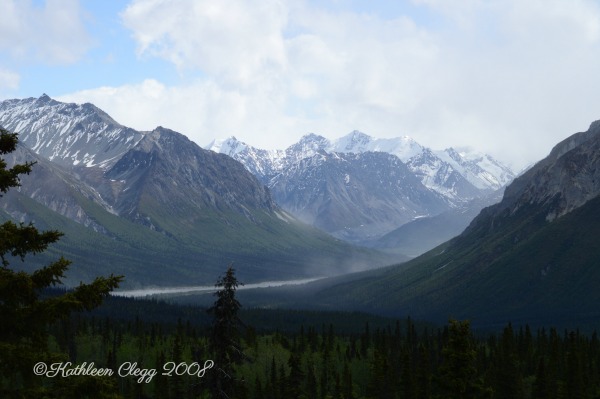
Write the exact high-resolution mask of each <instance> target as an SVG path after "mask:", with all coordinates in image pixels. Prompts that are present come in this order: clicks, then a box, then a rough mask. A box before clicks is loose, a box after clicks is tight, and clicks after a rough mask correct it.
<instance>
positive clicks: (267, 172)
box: [207, 131, 514, 244]
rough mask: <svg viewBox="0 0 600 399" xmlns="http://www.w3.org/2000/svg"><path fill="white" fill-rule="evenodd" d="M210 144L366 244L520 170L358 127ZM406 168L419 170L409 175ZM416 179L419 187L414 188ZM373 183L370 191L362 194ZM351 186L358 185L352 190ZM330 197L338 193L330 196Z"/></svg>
mask: <svg viewBox="0 0 600 399" xmlns="http://www.w3.org/2000/svg"><path fill="white" fill-rule="evenodd" d="M207 148H208V149H211V150H213V151H215V152H219V153H224V154H227V155H229V156H231V157H233V158H234V159H237V160H238V161H240V162H241V163H242V164H244V166H246V168H247V169H248V170H249V171H250V172H252V173H253V174H254V175H255V176H256V177H257V178H258V179H259V180H261V182H263V183H264V184H266V185H267V186H268V187H269V188H270V189H271V191H272V192H273V196H274V199H275V201H276V202H277V203H278V204H280V205H281V206H282V207H283V208H284V209H285V210H287V211H289V212H290V213H292V214H293V215H295V216H296V217H298V218H300V219H302V220H305V221H307V222H308V223H311V224H313V225H314V226H317V227H319V228H321V229H323V230H325V231H327V232H328V233H330V234H333V235H334V236H336V237H340V238H343V239H346V240H349V241H352V242H357V243H361V244H365V243H367V242H369V241H371V240H373V239H375V238H377V237H381V236H382V235H384V234H386V233H388V232H390V231H392V230H394V229H396V228H398V227H399V226H401V225H402V224H404V223H408V222H410V221H412V220H414V219H415V218H416V217H422V216H435V215H436V214H439V213H441V212H444V211H447V210H450V209H454V208H461V207H463V206H465V205H466V204H467V203H469V202H470V201H472V200H473V199H476V198H479V197H482V196H486V195H489V194H490V193H491V192H493V191H495V190H497V189H500V188H501V187H503V186H504V185H505V184H506V183H508V182H509V181H510V180H511V179H512V178H513V177H514V174H513V173H512V171H511V170H510V169H509V168H508V167H506V166H503V165H502V164H501V163H500V162H498V161H496V160H494V159H493V158H492V157H490V156H489V155H485V154H478V153H475V152H472V151H471V152H469V151H466V150H462V151H457V150H455V149H452V148H449V149H446V150H444V151H437V152H436V151H432V150H431V149H429V148H426V147H423V146H421V145H420V144H418V143H417V142H416V141H414V140H413V139H411V138H409V137H406V136H405V137H401V138H393V139H376V138H373V137H370V136H368V135H366V134H364V133H361V132H358V131H354V132H352V133H350V134H348V135H346V136H344V137H342V138H339V139H337V140H334V141H330V140H328V139H326V138H324V137H322V136H319V135H316V134H308V135H306V136H304V137H302V138H301V139H300V141H298V142H297V143H295V144H293V145H291V146H290V147H288V148H287V149H286V150H284V151H283V150H273V151H267V150H261V149H257V148H254V147H252V146H250V145H248V144H245V143H243V142H240V141H238V140H237V139H235V138H234V137H232V138H229V139H227V140H223V141H214V142H212V143H211V144H210V145H209V146H207ZM366 154H385V155H387V157H386V156H372V155H366ZM341 160H343V162H341ZM342 164H344V165H345V166H344V168H345V169H346V172H343V173H342V172H341V169H340V165H342ZM350 165H352V166H350ZM408 174H410V175H412V177H413V178H411V179H407V178H406V176H407V175H408ZM324 176H327V178H326V181H327V184H325V180H324V179H325V177H324ZM397 176H404V178H402V179H398V178H397ZM335 177H337V180H336V179H335ZM348 179H351V180H352V181H353V182H354V183H353V185H350V186H349V185H348V183H347V182H346V180H348ZM364 179H370V180H369V181H368V183H367V182H366V180H364ZM357 182H364V183H365V184H356V183H357ZM418 182H420V186H421V187H419V188H416V187H417V185H418V184H417V183H418ZM404 183H407V184H406V185H404ZM367 186H368V192H363V193H362V194H361V195H357V194H356V193H357V192H358V190H364V189H367ZM349 188H354V189H353V190H352V191H353V193H350V192H349V191H348V189H349ZM425 191H429V193H428V194H425ZM416 192H419V193H421V194H420V195H421V200H422V201H423V203H422V204H419V203H417V202H414V201H412V200H409V201H408V202H407V201H406V198H413V199H414V198H415V193H416ZM332 193H334V194H332ZM392 197H395V198H392ZM324 199H332V201H331V202H329V203H327V204H325V203H324ZM411 201H412V202H411ZM383 214H388V215H389V217H387V218H386V217H382V215H383ZM467 222H468V220H465V223H467ZM444 238H447V237H445V236H444ZM440 239H441V237H440Z"/></svg>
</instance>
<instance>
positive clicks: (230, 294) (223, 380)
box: [208, 266, 243, 398]
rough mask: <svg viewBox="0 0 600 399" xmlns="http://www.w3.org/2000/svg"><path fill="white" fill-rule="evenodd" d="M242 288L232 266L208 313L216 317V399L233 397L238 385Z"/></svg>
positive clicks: (213, 389) (213, 335) (212, 342)
mask: <svg viewBox="0 0 600 399" xmlns="http://www.w3.org/2000/svg"><path fill="white" fill-rule="evenodd" d="M240 284H241V283H240V282H238V280H237V278H236V277H235V269H234V268H233V267H232V266H229V268H227V271H226V272H225V275H224V276H223V277H220V278H219V279H218V280H217V283H216V284H215V287H217V288H219V289H218V290H217V292H215V294H214V295H215V296H216V297H217V300H216V301H215V302H214V304H213V306H211V307H210V308H209V309H208V312H209V313H210V314H212V315H213V324H212V328H211V333H210V346H211V352H212V353H213V356H214V359H213V360H214V364H215V369H216V370H214V371H213V372H212V373H211V376H212V379H211V384H210V387H211V393H212V396H213V397H214V398H221V397H223V398H231V397H234V396H233V394H234V392H235V386H236V384H238V383H239V381H237V379H236V377H235V369H234V365H235V364H236V363H238V362H240V361H241V360H242V358H243V352H242V348H241V344H240V331H239V327H240V326H241V321H240V319H239V317H238V311H239V310H240V308H241V307H242V305H241V304H240V302H239V301H238V300H237V299H236V298H235V292H236V290H237V287H238V286H239V285H240Z"/></svg>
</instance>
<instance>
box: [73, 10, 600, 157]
mask: <svg viewBox="0 0 600 399" xmlns="http://www.w3.org/2000/svg"><path fill="white" fill-rule="evenodd" d="M416 3H417V4H418V5H419V6H420V7H422V8H423V10H425V11H426V12H428V13H431V14H432V15H434V16H435V18H432V19H436V18H437V19H438V20H441V22H440V23H436V24H431V25H426V24H420V23H419V22H418V21H420V20H418V19H413V18H411V16H410V15H398V16H395V17H394V18H386V19H383V18H381V17H378V16H377V14H376V13H372V14H368V13H357V12H352V11H351V10H348V11H347V12H343V13H340V12H335V13H334V12H332V11H326V10H324V9H321V8H319V7H318V6H315V5H314V4H313V3H311V4H309V3H304V2H284V1H275V0H266V1H260V2H247V1H242V0H227V1H220V2H214V1H200V0H196V1H192V0H181V1H176V0H136V1H134V2H133V3H132V4H131V5H130V6H129V7H127V8H126V9H125V10H124V11H123V13H122V14H121V17H122V20H123V23H124V25H125V26H126V27H127V28H128V29H130V30H131V32H132V37H133V38H134V40H135V41H136V43H137V51H138V55H139V57H140V58H142V59H144V58H147V57H152V58H153V57H158V58H160V59H163V60H166V61H167V62H170V63H172V64H173V66H174V67H176V68H177V70H178V71H179V74H180V76H181V83H178V84H174V85H171V86H166V85H165V84H164V83H160V82H159V81H158V80H147V81H144V82H143V83H140V84H131V85H126V86H122V87H114V88H101V89H97V90H90V91H85V92H79V93H76V94H73V95H71V96H67V97H65V98H72V99H77V100H78V101H91V102H94V103H97V104H98V105H99V106H101V107H102V108H105V110H106V111H107V112H109V113H110V114H111V115H113V116H115V118H116V119H117V120H119V121H120V122H122V123H124V124H128V125H130V126H132V127H134V128H138V129H141V128H143V129H151V128H153V127H155V126H156V125H163V126H166V127H170V128H173V129H175V130H179V131H181V132H182V133H185V134H187V135H189V136H190V137H191V138H193V139H195V140H196V141H197V142H198V143H199V144H205V143H207V142H208V141H210V140H211V139H212V138H215V137H225V136H228V135H236V137H238V138H241V139H243V140H246V141H248V142H249V143H251V144H253V145H257V146H263V147H267V148H273V147H280V148H281V147H284V146H285V145H288V144H290V143H291V142H293V141H294V140H297V138H298V137H299V136H300V135H302V134H304V133H306V132H309V131H313V132H317V133H321V134H324V135H326V136H329V137H336V136H339V135H342V134H345V133H347V132H349V131H350V130H353V129H360V130H363V131H365V132H367V133H369V134H372V135H374V136H379V137H390V136H398V135H402V134H409V135H412V136H413V137H415V138H416V139H417V140H418V141H421V142H423V144H425V145H429V146H432V147H434V148H443V147H445V146H449V145H456V146H461V145H472V146H474V147H476V148H478V149H482V150H485V151H489V152H492V153H494V154H495V155H498V156H500V157H501V158H503V159H506V160H509V161H513V162H515V163H517V164H518V165H519V166H520V165H522V164H524V163H526V162H529V161H534V160H536V159H539V158H541V157H542V156H544V155H545V154H546V153H547V152H548V151H549V150H550V147H551V146H552V145H553V144H554V143H556V142H558V141H559V140H561V139H562V138H564V137H566V136H567V135H569V134H571V133H573V132H574V131H576V130H583V129H585V128H587V125H588V124H589V123H590V122H591V121H592V120H593V119H597V118H599V117H600V98H599V97H598V96H597V91H598V88H599V87H600V75H599V74H598V73H597V71H598V70H600V55H599V54H600V51H599V50H600V49H599V48H598V47H599V36H600V12H599V9H598V6H597V5H596V3H594V2H591V1H583V0H580V1H573V2H569V4H568V5H567V4H566V3H564V2H558V1H541V0H532V1H527V2H523V1H520V0H513V1H503V2H488V1H478V0H472V1H445V0H443V1H442V0H420V1H416Z"/></svg>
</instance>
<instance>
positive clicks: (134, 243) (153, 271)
mask: <svg viewBox="0 0 600 399" xmlns="http://www.w3.org/2000/svg"><path fill="white" fill-rule="evenodd" d="M73 195H75V196H78V194H76V193H73ZM9 196H10V203H11V212H12V213H13V214H15V213H18V214H25V213H26V214H27V215H28V216H27V220H28V221H29V220H33V221H34V223H35V225H36V226H38V227H39V228H41V229H54V230H59V231H61V232H63V233H65V235H64V237H63V238H62V239H61V240H60V241H59V242H58V243H56V244H55V245H53V246H52V247H51V248H50V250H49V251H48V252H47V253H44V254H41V255H38V256H36V257H32V258H28V259H26V262H25V263H23V264H22V267H23V268H25V269H33V268H37V267H39V266H41V265H42V264H45V263H47V262H48V261H49V260H50V259H54V258H56V257H58V256H61V255H62V256H65V257H66V258H67V259H70V260H72V261H73V265H72V267H71V269H70V271H69V274H68V279H67V283H68V284H71V285H72V284H78V283H79V281H81V280H89V279H91V278H93V277H94V276H97V275H105V274H109V273H115V274H123V275H125V276H126V281H125V282H124V284H123V285H122V287H124V288H125V287H140V286H166V285H195V284H197V285H205V284H207V283H209V284H210V283H212V282H213V281H214V280H215V278H216V277H217V276H218V275H219V274H220V273H221V271H222V270H223V269H224V268H225V267H226V266H227V265H228V264H229V263H232V262H233V263H234V264H235V265H236V268H237V269H238V271H239V275H240V276H241V277H242V278H243V279H244V280H245V281H248V282H252V281H259V280H262V279H269V280H277V279H283V280H285V279H290V278H296V277H306V276H313V275H324V274H328V273H332V274H333V273H336V272H340V271H342V270H353V269H352V268H353V267H354V266H356V265H360V267H363V268H364V267H369V266H371V265H373V266H377V265H383V264H385V262H390V261H391V258H389V257H386V256H385V255H382V254H380V253H378V252H376V251H372V250H366V249H360V248H356V247H352V246H350V245H348V244H345V243H343V242H340V241H337V240H334V239H333V238H331V237H329V236H327V235H325V234H324V233H321V232H319V231H317V230H315V229H313V228H310V227H308V226H305V225H302V224H300V223H297V222H286V221H283V220H279V219H277V220H276V221H274V220H273V217H269V216H268V215H266V214H264V215H263V214H261V212H260V211H259V212H256V213H255V214H254V215H253V216H254V218H255V219H256V220H257V221H258V223H254V224H253V223H248V221H247V220H244V217H243V216H242V215H240V214H236V213H233V212H230V213H225V212H223V213H220V214H211V215H209V214H207V212H208V211H206V212H205V213H200V212H199V213H198V214H197V215H193V216H194V222H193V223H190V224H188V225H185V224H182V223H180V222H179V221H177V220H175V219H173V218H170V217H169V216H170V215H169V214H168V213H167V214H165V215H164V217H162V218H161V215H162V213H161V209H160V208H156V209H155V210H154V211H153V212H152V215H153V219H156V220H158V222H159V223H161V225H163V226H168V227H169V228H168V230H166V231H168V232H169V233H161V232H157V231H153V230H151V229H150V228H148V227H147V226H144V225H141V224H138V223H134V222H131V221H128V220H126V219H124V218H120V217H118V216H116V215H113V214H111V213H109V212H107V211H105V210H104V209H103V208H101V207H100V206H99V205H97V204H96V203H94V202H93V201H90V200H88V199H86V198H84V197H82V196H78V198H77V199H78V201H77V202H78V203H79V204H80V205H81V206H82V208H83V209H84V210H85V212H86V213H87V214H88V215H89V216H90V217H91V218H92V219H93V220H94V221H95V222H96V223H97V224H98V225H100V226H102V227H104V228H105V229H106V231H105V232H104V233H98V232H95V231H93V230H92V229H91V228H87V227H85V226H83V225H81V224H78V223H75V222H73V221H72V220H70V219H68V218H66V217H63V216H61V215H59V214H58V213H56V212H53V211H50V210H49V209H48V208H46V207H44V206H43V205H41V204H39V203H38V202H36V201H34V200H32V199H30V198H28V197H27V196H25V195H22V194H21V193H19V192H16V191H15V192H10V193H9V194H8V195H7V197H5V198H3V199H2V200H3V201H8V200H9V198H8V197H9ZM8 218H9V215H8V214H7V213H6V212H5V211H1V210H0V219H3V220H6V219H8ZM261 218H264V219H265V220H264V223H261ZM267 219H268V220H267ZM172 232H175V233H172ZM13 264H14V265H19V264H20V260H15V261H14V262H13Z"/></svg>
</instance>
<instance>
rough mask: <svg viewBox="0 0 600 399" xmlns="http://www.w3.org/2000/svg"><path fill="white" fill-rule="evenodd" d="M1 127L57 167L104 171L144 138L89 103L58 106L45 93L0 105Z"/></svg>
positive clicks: (59, 103) (60, 104) (58, 104)
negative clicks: (87, 168)
mask: <svg viewBox="0 0 600 399" xmlns="http://www.w3.org/2000/svg"><path fill="white" fill-rule="evenodd" d="M0 126H4V128H5V129H8V130H10V131H14V132H18V133H19V140H20V141H21V142H22V143H23V144H25V145H26V146H27V147H28V148H31V149H32V150H33V151H34V152H35V153H37V154H39V155H41V156H42V157H44V158H47V159H49V160H51V161H53V162H56V163H58V164H60V165H63V166H86V167H92V166H99V167H101V168H103V169H106V168H108V167H110V166H111V165H112V164H114V163H115V162H116V161H117V160H118V159H119V158H120V157H121V156H122V155H123V154H124V153H125V152H127V151H128V150H129V149H130V148H132V147H134V146H135V145H136V144H137V143H138V142H139V141H140V140H141V139H142V137H143V136H144V133H143V132H138V131H136V130H133V129H131V128H128V127H125V126H123V125H121V124H119V123H117V122H115V121H114V120H113V119H112V118H111V117H110V116H108V114H106V113H105V112H104V111H102V110H101V109H99V108H97V107H96V106H94V105H92V104H89V103H86V104H68V103H61V102H59V101H56V100H53V99H51V98H50V97H48V96H47V95H46V94H44V95H42V96H41V97H39V98H26V99H15V100H5V101H2V102H0Z"/></svg>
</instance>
